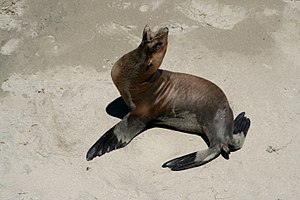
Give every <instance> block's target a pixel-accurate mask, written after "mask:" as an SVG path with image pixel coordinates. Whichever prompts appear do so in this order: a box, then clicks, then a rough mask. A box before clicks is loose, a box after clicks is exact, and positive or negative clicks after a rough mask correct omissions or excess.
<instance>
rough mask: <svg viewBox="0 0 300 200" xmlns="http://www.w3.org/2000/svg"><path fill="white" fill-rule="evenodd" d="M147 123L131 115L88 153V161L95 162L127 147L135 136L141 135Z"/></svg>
mask: <svg viewBox="0 0 300 200" xmlns="http://www.w3.org/2000/svg"><path fill="white" fill-rule="evenodd" d="M145 127H146V123H145V122H144V121H143V120H141V119H139V118H137V117H135V116H132V115H130V114H128V115H126V116H125V117H124V118H123V120H122V121H120V122H119V123H118V124H116V125H115V126H114V127H112V128H111V129H109V130H108V131H107V132H106V133H105V134H104V135H103V136H102V137H101V138H100V139H99V140H98V141H97V142H96V143H95V144H94V145H93V146H92V147H91V148H90V149H89V151H88V152H87V154H86V160H87V161H89V160H93V159H94V158H95V157H96V156H102V155H103V154H105V153H108V152H110V151H113V150H116V149H119V148H122V147H124V146H126V145H127V144H128V143H129V142H130V141H131V140H132V139H133V138H134V137H135V136H137V135H138V134H139V133H141V132H142V131H143V130H144V129H145Z"/></svg>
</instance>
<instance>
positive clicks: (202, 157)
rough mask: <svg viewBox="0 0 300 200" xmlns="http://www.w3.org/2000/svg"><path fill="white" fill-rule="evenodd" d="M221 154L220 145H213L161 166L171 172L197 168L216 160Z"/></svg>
mask: <svg viewBox="0 0 300 200" xmlns="http://www.w3.org/2000/svg"><path fill="white" fill-rule="evenodd" d="M220 153H221V148H220V145H215V146H213V147H210V148H208V149H206V150H203V151H197V152H194V153H191V154H188V155H185V156H181V157H178V158H175V159H173V160H170V161H168V162H166V163H165V164H163V165H162V167H164V168H165V167H168V168H170V169H171V170H172V171H180V170H185V169H189V168H193V167H198V166H200V165H203V164H205V163H208V162H209V161H211V160H213V159H215V158H217V157H218V156H219V155H220Z"/></svg>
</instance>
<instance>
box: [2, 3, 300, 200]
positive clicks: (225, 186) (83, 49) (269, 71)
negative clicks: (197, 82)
mask: <svg viewBox="0 0 300 200" xmlns="http://www.w3.org/2000/svg"><path fill="white" fill-rule="evenodd" d="M146 24H148V25H149V26H151V27H153V28H154V29H155V28H156V29H157V28H159V27H162V26H167V27H168V28H169V44H168V51H167V54H166V56H165V58H164V61H163V64H162V66H161V69H167V70H171V71H178V72H184V73H189V74H194V75H197V76H200V77H204V78H206V79H209V80H211V81H212V82H214V83H216V84H217V85H218V86H219V87H220V88H222V90H223V91H224V92H225V93H226V95H227V97H228V99H229V102H230V105H231V107H232V109H233V112H234V115H235V116H236V115H237V114H239V113H240V112H242V111H245V112H246V114H247V116H248V117H249V118H250V119H251V122H252V125H251V127H250V130H249V132H248V135H247V138H246V141H245V144H244V146H243V148H242V149H241V150H239V151H236V152H233V153H231V154H230V158H229V159H228V160H226V159H224V158H223V157H222V156H219V157H218V158H217V159H215V160H213V161H212V162H210V163H208V164H206V165H204V166H201V167H197V168H193V169H190V170H185V171H180V172H174V171H170V170H169V169H166V168H162V167H161V165H162V164H163V163H165V162H166V161H168V160H170V159H173V158H175V157H178V156H181V155H185V154H187V153H191V152H194V151H199V150H202V149H205V148H207V146H206V144H205V142H204V141H203V140H202V138H201V137H198V136H195V135H190V134H183V133H180V132H176V131H172V130H167V129H160V128H154V129H151V130H147V131H146V132H144V133H143V134H141V135H139V136H138V137H136V138H135V139H134V140H133V141H132V142H131V143H130V144H129V145H128V146H126V147H125V148H123V149H120V150H117V151H114V152H111V153H108V154H105V155H104V156H102V157H100V158H96V159H94V160H93V161H90V162H87V161H86V159H85V155H86V152H87V150H88V149H89V148H90V147H91V145H92V144H94V142H95V141H96V140H97V139H98V138H99V137H100V136H101V135H102V134H104V133H105V132H106V131H107V130H108V129H109V128H111V127H112V126H113V125H114V124H116V123H117V122H119V121H120V119H118V118H115V117H113V116H110V115H109V114H108V113H107V112H106V107H107V105H108V104H109V103H110V102H112V101H113V100H114V99H116V98H118V97H119V96H120V95H119V93H118V91H117V89H116V87H115V86H114V84H113V82H112V80H111V76H110V71H111V68H112V66H113V64H114V62H115V61H116V60H117V59H118V58H120V56H122V55H123V54H125V53H127V52H128V51H130V50H133V49H134V48H136V47H137V46H138V44H139V43H140V41H141V36H142V30H143V28H144V26H145V25H146ZM299 56H300V1H297V0H252V1H238V0H231V1H225V0H219V1H217V0H199V1H196V0H189V1H179V0H175V1H166V0H156V1H145V0H143V1H137V0H134V1H129V0H128V1H122V0H113V1H110V0H103V1H95V0H91V1H84V0H78V1H72V0H64V1H63V0H45V1H34V0H0V199H1V200H18V199H20V200H35V199H41V200H53V199H58V200H67V199H68V200H81V199H82V200H95V199H99V200H100V199H101V200H102V199H105V200H106V199H107V200H112V199H131V200H133V199H137V200H167V199H190V200H194V199H201V200H225V199H226V200H227V199H228V200H253V199H262V200H294V199H299V198H300V190H299V185H300V167H299V166H300V156H299V151H300V147H299V144H300V136H299V133H300V128H299V123H300V120H299V116H300V91H299V90H300V57H299ZM297 188H298V189H297Z"/></svg>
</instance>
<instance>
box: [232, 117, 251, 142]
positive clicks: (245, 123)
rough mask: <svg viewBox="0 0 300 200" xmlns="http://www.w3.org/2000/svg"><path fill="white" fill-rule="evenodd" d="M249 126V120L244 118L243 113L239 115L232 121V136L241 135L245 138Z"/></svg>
mask: <svg viewBox="0 0 300 200" xmlns="http://www.w3.org/2000/svg"><path fill="white" fill-rule="evenodd" d="M250 124H251V122H250V119H249V118H247V117H245V112H242V113H240V114H239V115H238V116H237V117H236V118H235V120H234V130H233V134H237V133H243V134H244V135H245V137H246V135H247V133H248V130H249V127H250Z"/></svg>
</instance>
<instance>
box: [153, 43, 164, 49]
mask: <svg viewBox="0 0 300 200" xmlns="http://www.w3.org/2000/svg"><path fill="white" fill-rule="evenodd" d="M162 44H163V43H162V42H158V43H156V44H155V45H154V46H153V49H155V50H157V49H159V48H160V47H161V46H162Z"/></svg>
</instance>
